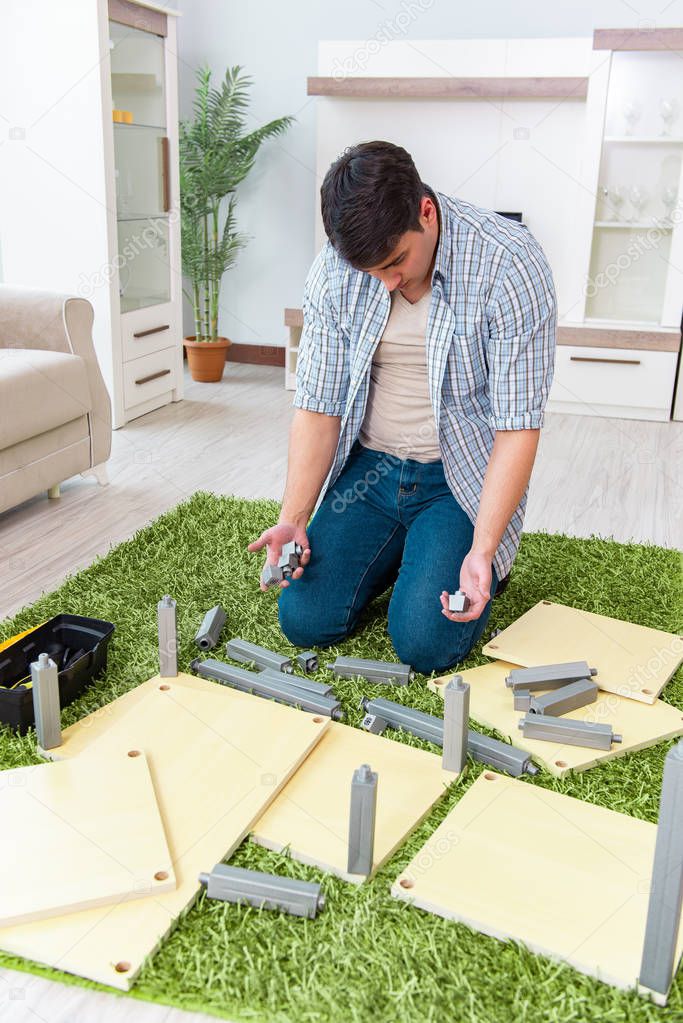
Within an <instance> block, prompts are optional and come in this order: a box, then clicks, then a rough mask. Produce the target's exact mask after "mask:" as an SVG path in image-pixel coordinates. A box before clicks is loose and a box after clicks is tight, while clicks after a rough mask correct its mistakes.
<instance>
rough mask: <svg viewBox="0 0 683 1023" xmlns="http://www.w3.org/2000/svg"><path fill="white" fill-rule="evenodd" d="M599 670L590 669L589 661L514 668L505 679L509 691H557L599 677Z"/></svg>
mask: <svg viewBox="0 0 683 1023" xmlns="http://www.w3.org/2000/svg"><path fill="white" fill-rule="evenodd" d="M597 673H598V672H597V668H590V667H589V666H588V662H587V661H567V662H566V663H565V664H538V665H535V666H534V667H533V668H513V669H512V671H511V672H510V674H509V675H508V676H507V678H506V679H505V685H506V686H507V687H508V689H517V687H521V688H522V689H529V690H531V691H532V692H533V691H535V690H537V689H557V688H558V686H566V685H567V683H568V682H578V681H579V679H581V678H590V677H591V676H592V675H597Z"/></svg>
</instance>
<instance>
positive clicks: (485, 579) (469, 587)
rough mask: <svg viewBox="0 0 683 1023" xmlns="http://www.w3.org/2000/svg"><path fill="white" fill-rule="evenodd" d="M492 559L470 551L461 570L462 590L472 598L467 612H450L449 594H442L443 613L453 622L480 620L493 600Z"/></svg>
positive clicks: (444, 592)
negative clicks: (480, 616)
mask: <svg viewBox="0 0 683 1023" xmlns="http://www.w3.org/2000/svg"><path fill="white" fill-rule="evenodd" d="M491 579H492V573H491V558H490V557H488V556H487V555H486V554H477V553H476V552H475V551H470V552H469V554H468V555H467V557H466V558H465V559H464V561H463V563H462V566H461V568H460V589H461V590H463V591H464V592H465V593H466V594H467V596H468V597H469V598H470V606H469V609H468V610H467V611H464V612H463V613H462V614H457V613H456V612H455V611H449V610H448V593H447V592H446V590H444V591H443V593H442V594H441V609H442V610H441V613H442V614H443V615H445V616H446V618H448V619H449V621H451V622H471V621H474V619H475V618H478V617H479V615H480V614H481V613H482V611H483V610H484V608H485V607H486V605H487V604H488V602H489V600H490V598H491Z"/></svg>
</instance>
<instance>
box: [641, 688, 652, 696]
mask: <svg viewBox="0 0 683 1023" xmlns="http://www.w3.org/2000/svg"><path fill="white" fill-rule="evenodd" d="M640 691H641V693H642V694H643V696H652V693H653V690H652V689H641V690H640Z"/></svg>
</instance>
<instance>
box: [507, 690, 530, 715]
mask: <svg viewBox="0 0 683 1023" xmlns="http://www.w3.org/2000/svg"><path fill="white" fill-rule="evenodd" d="M512 697H513V706H514V709H515V710H521V711H527V710H528V709H529V707H530V706H531V690H530V689H513V691H512Z"/></svg>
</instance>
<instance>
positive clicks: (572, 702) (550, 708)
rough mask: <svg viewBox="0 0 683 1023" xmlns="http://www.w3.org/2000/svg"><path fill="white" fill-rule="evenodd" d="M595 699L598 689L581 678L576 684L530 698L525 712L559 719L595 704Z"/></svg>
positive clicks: (572, 683)
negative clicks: (573, 711) (548, 715)
mask: <svg viewBox="0 0 683 1023" xmlns="http://www.w3.org/2000/svg"><path fill="white" fill-rule="evenodd" d="M515 696H516V692H515ZM597 698H598V687H597V685H596V684H595V682H591V680H590V679H589V678H581V679H579V681H578V682H570V683H569V684H568V685H566V686H561V687H560V688H559V689H555V690H554V691H553V692H552V693H545V695H543V696H532V697H531V699H530V701H529V706H528V708H527V710H528V711H529V713H530V714H550V715H552V716H553V717H559V716H560V714H568V713H569V711H570V710H578V708H579V707H585V706H587V705H588V704H589V703H595V701H596V700H597ZM516 707H517V703H516V702H515V708H516Z"/></svg>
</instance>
